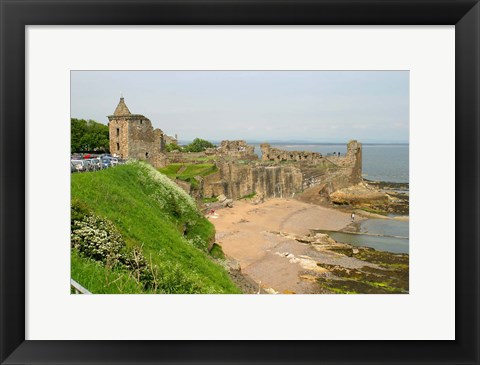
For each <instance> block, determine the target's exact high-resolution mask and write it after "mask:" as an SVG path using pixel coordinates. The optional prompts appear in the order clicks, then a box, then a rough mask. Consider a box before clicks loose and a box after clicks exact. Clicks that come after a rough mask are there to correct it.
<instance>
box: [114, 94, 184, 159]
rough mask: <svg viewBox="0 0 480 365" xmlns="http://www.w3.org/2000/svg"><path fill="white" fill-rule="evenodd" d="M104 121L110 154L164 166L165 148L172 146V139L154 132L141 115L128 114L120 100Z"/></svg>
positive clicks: (128, 111) (122, 100)
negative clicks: (168, 145) (170, 144)
mask: <svg viewBox="0 0 480 365" xmlns="http://www.w3.org/2000/svg"><path fill="white" fill-rule="evenodd" d="M108 121H109V123H108V127H109V135H110V153H111V154H112V155H116V156H118V157H120V158H125V159H128V158H132V159H136V160H143V161H147V162H149V163H150V164H151V165H153V166H155V167H162V166H165V165H166V163H167V156H166V154H165V153H164V150H165V145H166V144H167V143H176V138H173V137H169V136H167V135H166V134H164V133H163V131H162V130H161V129H154V128H153V126H152V122H151V121H150V119H148V118H147V117H145V116H144V115H141V114H132V113H130V110H129V109H128V107H127V105H126V104H125V100H124V98H123V97H121V98H120V102H119V103H118V105H117V108H116V109H115V111H114V112H113V114H112V115H109V116H108Z"/></svg>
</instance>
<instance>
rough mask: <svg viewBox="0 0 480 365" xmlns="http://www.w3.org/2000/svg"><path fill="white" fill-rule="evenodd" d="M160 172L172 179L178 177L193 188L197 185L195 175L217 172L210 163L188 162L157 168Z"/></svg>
mask: <svg viewBox="0 0 480 365" xmlns="http://www.w3.org/2000/svg"><path fill="white" fill-rule="evenodd" d="M158 171H160V172H161V173H162V174H165V175H167V176H168V177H170V178H172V179H179V180H183V181H186V182H188V183H190V184H191V185H192V186H193V187H194V188H196V187H198V182H197V180H196V179H195V177H196V176H207V175H210V174H213V173H214V172H217V171H218V169H217V167H216V166H215V165H214V164H212V163H201V164H188V163H172V164H170V165H168V166H165V167H163V168H161V169H159V170H158Z"/></svg>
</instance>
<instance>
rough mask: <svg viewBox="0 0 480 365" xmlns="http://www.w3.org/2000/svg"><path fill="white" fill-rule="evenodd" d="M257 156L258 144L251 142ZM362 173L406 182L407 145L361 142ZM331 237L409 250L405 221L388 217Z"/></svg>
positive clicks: (328, 148) (292, 146) (338, 147)
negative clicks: (354, 231) (352, 232)
mask: <svg viewBox="0 0 480 365" xmlns="http://www.w3.org/2000/svg"><path fill="white" fill-rule="evenodd" d="M252 145H254V146H255V153H257V155H258V156H259V157H261V149H260V144H254V143H252ZM270 145H271V146H272V147H274V148H278V149H282V150H288V151H311V152H320V153H321V154H322V155H324V156H329V155H332V154H333V153H334V152H335V153H336V154H338V153H340V154H341V155H345V153H346V152H347V145H346V144H327V143H323V144H322V143H305V144H302V143H298V144H296V143H271V144H270ZM362 147H363V148H362V172H363V177H364V178H365V179H368V180H371V181H385V182H394V183H408V182H409V170H408V164H409V160H408V158H409V154H408V151H409V145H408V144H368V143H364V144H362ZM328 233H329V234H330V235H331V237H332V238H334V239H336V240H338V241H340V242H347V243H350V244H352V245H357V246H367V247H372V248H375V249H376V250H381V251H389V252H394V253H408V252H409V222H408V221H399V220H392V219H367V220H364V221H361V222H359V223H358V227H357V234H351V233H347V232H331V231H329V232H328Z"/></svg>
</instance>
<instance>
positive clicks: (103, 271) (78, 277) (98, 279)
mask: <svg viewBox="0 0 480 365" xmlns="http://www.w3.org/2000/svg"><path fill="white" fill-rule="evenodd" d="M71 264H72V273H71V275H72V278H73V279H74V280H75V281H77V282H78V283H80V284H81V285H82V286H83V287H84V288H86V289H88V291H90V292H91V293H96V294H116V293H122V294H139V293H143V292H144V289H143V287H142V285H141V284H140V283H139V282H137V281H136V280H135V279H134V278H133V277H132V276H131V275H130V273H129V272H128V271H126V270H124V271H122V270H113V269H109V268H107V267H105V266H104V265H103V264H102V263H100V262H98V261H94V260H92V259H88V258H84V257H82V256H81V255H80V254H79V253H78V251H77V250H72V254H71Z"/></svg>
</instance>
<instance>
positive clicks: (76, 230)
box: [71, 215, 155, 287]
mask: <svg viewBox="0 0 480 365" xmlns="http://www.w3.org/2000/svg"><path fill="white" fill-rule="evenodd" d="M71 245H72V248H74V249H76V250H78V252H80V254H81V255H82V256H84V257H88V258H90V259H93V260H95V261H100V262H102V263H103V264H104V265H105V266H108V267H111V268H115V267H121V268H124V269H127V270H129V271H131V273H132V274H133V277H134V278H135V279H136V280H137V281H138V282H140V283H142V284H143V285H144V286H145V287H152V286H154V285H155V283H154V278H155V275H154V273H153V272H152V271H153V270H155V267H151V266H150V265H149V264H148V262H147V260H146V258H145V257H144V255H143V254H142V252H141V251H140V250H139V249H137V248H134V249H133V250H128V249H127V246H126V244H125V241H124V240H123V238H122V235H121V234H120V232H118V230H117V229H116V227H115V225H114V224H113V223H112V222H110V221H109V220H107V219H104V218H101V217H98V216H95V215H85V216H84V217H83V218H82V219H81V220H74V221H73V222H72V232H71Z"/></svg>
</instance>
